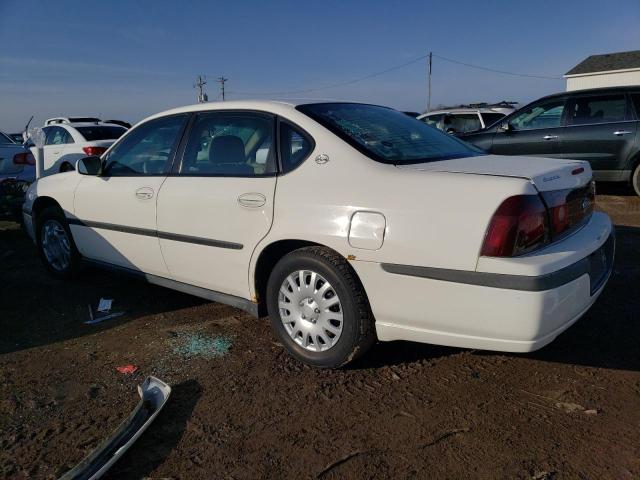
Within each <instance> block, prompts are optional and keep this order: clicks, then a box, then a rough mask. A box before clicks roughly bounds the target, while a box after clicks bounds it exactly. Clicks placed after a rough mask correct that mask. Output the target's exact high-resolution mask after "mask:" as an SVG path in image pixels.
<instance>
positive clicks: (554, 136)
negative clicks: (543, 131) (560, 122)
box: [542, 135, 558, 140]
mask: <svg viewBox="0 0 640 480" xmlns="http://www.w3.org/2000/svg"><path fill="white" fill-rule="evenodd" d="M557 138H558V135H545V136H544V137H542V139H543V140H556V139H557Z"/></svg>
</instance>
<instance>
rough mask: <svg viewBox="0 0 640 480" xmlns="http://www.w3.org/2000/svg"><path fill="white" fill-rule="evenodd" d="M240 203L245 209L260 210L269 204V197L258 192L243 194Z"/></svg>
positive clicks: (239, 199)
mask: <svg viewBox="0 0 640 480" xmlns="http://www.w3.org/2000/svg"><path fill="white" fill-rule="evenodd" d="M238 203H239V204H240V205H241V206H243V207H248V208H260V207H262V206H264V204H265V203H267V197H265V196H264V195H263V194H261V193H256V192H249V193H243V194H242V195H240V196H239V197H238Z"/></svg>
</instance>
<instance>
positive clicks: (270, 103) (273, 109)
mask: <svg viewBox="0 0 640 480" xmlns="http://www.w3.org/2000/svg"><path fill="white" fill-rule="evenodd" d="M321 103H352V104H358V105H372V104H369V103H365V102H351V101H343V100H326V99H325V100H313V99H287V100H230V101H223V102H206V103H196V104H193V105H186V106H184V107H177V108H172V109H170V110H165V111H163V112H158V113H156V114H153V115H150V116H148V117H146V118H144V119H143V120H141V121H140V122H138V124H139V123H142V122H146V121H148V120H153V119H154V118H160V117H165V116H167V115H177V114H180V113H191V112H205V111H210V110H256V111H264V112H270V113H274V114H276V115H278V114H282V115H286V114H287V113H290V112H292V111H296V107H297V106H299V105H313V104H321ZM384 108H388V107H384Z"/></svg>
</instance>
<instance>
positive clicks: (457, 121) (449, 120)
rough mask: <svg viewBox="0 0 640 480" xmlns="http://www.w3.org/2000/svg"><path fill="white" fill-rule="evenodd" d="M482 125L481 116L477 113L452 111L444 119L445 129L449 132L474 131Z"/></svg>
mask: <svg viewBox="0 0 640 480" xmlns="http://www.w3.org/2000/svg"><path fill="white" fill-rule="evenodd" d="M481 127H482V125H480V117H478V114H476V113H450V114H447V115H445V116H444V120H443V130H444V131H445V132H447V133H465V132H472V131H474V130H479V129H480V128H481Z"/></svg>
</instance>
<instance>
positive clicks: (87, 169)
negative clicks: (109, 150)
mask: <svg viewBox="0 0 640 480" xmlns="http://www.w3.org/2000/svg"><path fill="white" fill-rule="evenodd" d="M77 168H78V173H79V174H80V175H100V174H101V173H102V160H101V159H100V157H98V156H96V155H91V156H90V157H84V158H81V159H80V160H78V164H77Z"/></svg>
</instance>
